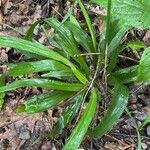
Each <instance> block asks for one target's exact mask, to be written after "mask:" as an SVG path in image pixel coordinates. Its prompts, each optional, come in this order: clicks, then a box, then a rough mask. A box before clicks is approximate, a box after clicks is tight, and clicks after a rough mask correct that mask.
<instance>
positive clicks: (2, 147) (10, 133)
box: [0, 0, 150, 150]
mask: <svg viewBox="0 0 150 150" xmlns="http://www.w3.org/2000/svg"><path fill="white" fill-rule="evenodd" d="M71 3H72V2H71V1H67V0H0V35H5V36H15V37H22V36H23V35H24V34H25V32H26V31H27V29H28V28H29V27H30V25H31V24H32V23H33V22H34V21H36V20H37V19H41V18H45V17H49V16H53V17H56V18H58V19H62V18H63V16H64V15H65V14H66V12H67V10H68V8H69V7H70V6H71ZM87 8H88V9H89V13H90V15H91V17H93V22H94V23H93V25H94V26H96V27H97V29H98V30H100V29H101V28H102V26H103V23H102V22H101V21H100V20H98V19H97V18H96V17H95V16H96V15H95V14H98V15H101V14H103V13H105V11H104V10H101V9H99V8H98V7H95V6H93V5H87ZM74 14H75V15H76V16H78V15H79V13H78V9H75V10H74ZM78 17H79V16H78ZM34 34H35V37H36V39H37V40H38V41H39V42H40V43H42V44H45V41H46V38H45V37H44V35H43V34H42V32H40V27H37V28H36V30H35V32H34ZM124 38H125V40H132V39H139V40H142V41H144V42H145V44H146V45H150V30H135V29H134V30H131V31H129V32H128V33H127V34H126V36H125V37H124ZM129 55H131V54H129ZM21 59H22V54H20V53H18V52H16V51H15V50H14V49H11V48H0V74H3V73H5V72H6V71H7V65H6V64H7V63H12V62H13V63H14V62H18V61H20V60H21ZM121 61H122V62H123V64H124V63H126V60H125V59H123V58H122V59H121ZM10 80H12V79H10ZM8 82H9V81H8ZM129 88H130V99H129V104H128V109H129V111H130V112H131V114H132V117H129V116H127V115H123V116H122V118H120V120H119V122H118V124H117V125H116V126H115V127H114V128H113V129H112V130H111V131H110V132H109V133H108V134H107V135H106V136H105V137H103V138H101V139H92V138H90V137H87V138H85V139H84V140H83V142H82V145H81V146H80V149H82V150H133V149H135V148H136V146H137V144H138V142H137V141H138V137H137V132H136V129H135V126H136V123H137V124H141V123H142V122H143V121H144V120H145V118H146V117H147V115H148V114H150V86H149V85H135V84H131V85H129ZM39 92H40V91H39V90H38V89H37V88H24V89H19V90H15V91H13V92H9V93H7V95H6V98H5V103H4V106H3V108H2V109H1V111H0V150H61V149H62V145H63V144H64V141H65V140H66V137H67V135H68V134H69V132H68V131H69V128H66V129H65V130H64V131H63V132H62V133H61V134H60V135H59V136H58V137H57V138H55V139H53V140H48V139H46V138H45V139H44V140H43V141H40V142H38V141H37V140H36V139H37V137H39V136H40V135H42V134H44V133H45V132H47V131H50V130H51V129H52V127H53V125H54V123H55V122H56V120H57V118H58V116H59V115H60V113H61V111H62V108H61V107H57V108H55V109H54V110H48V111H47V112H44V113H37V114H34V115H27V114H16V112H15V110H16V108H17V106H18V104H19V103H20V101H23V100H24V99H25V98H27V97H28V96H29V95H34V94H35V93H36V94H37V93H39ZM140 135H141V142H142V148H143V149H145V150H146V149H147V150H150V124H148V125H147V126H145V127H144V128H143V130H142V131H141V132H140Z"/></svg>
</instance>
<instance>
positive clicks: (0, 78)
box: [0, 74, 5, 109]
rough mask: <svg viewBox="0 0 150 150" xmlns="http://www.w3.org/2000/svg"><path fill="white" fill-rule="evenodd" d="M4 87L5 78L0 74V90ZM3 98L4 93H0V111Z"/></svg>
mask: <svg viewBox="0 0 150 150" xmlns="http://www.w3.org/2000/svg"><path fill="white" fill-rule="evenodd" d="M4 85H5V76H4V75H1V74H0V88H1V87H2V86H4ZM4 96H5V93H4V92H0V109H1V108H2V106H3V103H4Z"/></svg>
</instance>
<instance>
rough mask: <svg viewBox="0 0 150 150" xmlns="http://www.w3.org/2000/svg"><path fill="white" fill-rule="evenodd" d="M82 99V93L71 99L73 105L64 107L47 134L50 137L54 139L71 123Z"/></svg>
mask: <svg viewBox="0 0 150 150" xmlns="http://www.w3.org/2000/svg"><path fill="white" fill-rule="evenodd" d="M83 98H84V93H83V92H82V93H81V94H79V95H78V96H76V97H75V98H74V99H73V103H72V104H71V105H70V106H68V107H66V108H65V109H64V110H63V112H62V115H61V116H60V118H59V119H58V121H57V122H56V124H55V125H54V128H53V129H52V130H51V132H50V133H49V136H50V137H55V136H56V135H57V134H58V133H59V132H60V131H61V130H62V129H63V128H64V127H65V126H66V125H67V124H68V123H70V122H71V121H72V119H73V118H74V117H75V116H76V114H77V112H78V111H79V108H80V106H81V103H82V101H83Z"/></svg>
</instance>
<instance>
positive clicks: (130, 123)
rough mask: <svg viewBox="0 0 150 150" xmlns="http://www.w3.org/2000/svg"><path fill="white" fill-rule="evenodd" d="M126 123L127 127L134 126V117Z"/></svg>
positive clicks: (135, 125)
mask: <svg viewBox="0 0 150 150" xmlns="http://www.w3.org/2000/svg"><path fill="white" fill-rule="evenodd" d="M127 124H128V127H129V128H136V127H137V124H136V121H135V119H134V118H130V119H128V120H127Z"/></svg>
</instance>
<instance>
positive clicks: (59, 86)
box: [0, 79, 83, 92]
mask: <svg viewBox="0 0 150 150" xmlns="http://www.w3.org/2000/svg"><path fill="white" fill-rule="evenodd" d="M26 86H36V87H41V88H46V89H53V90H62V91H78V90H80V89H81V88H82V87H83V85H82V84H79V83H65V82H60V81H55V80H48V79H23V80H17V81H14V82H12V83H10V84H7V85H6V86H3V87H1V88H0V92H7V91H10V90H14V89H16V88H21V87H26Z"/></svg>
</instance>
